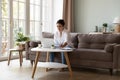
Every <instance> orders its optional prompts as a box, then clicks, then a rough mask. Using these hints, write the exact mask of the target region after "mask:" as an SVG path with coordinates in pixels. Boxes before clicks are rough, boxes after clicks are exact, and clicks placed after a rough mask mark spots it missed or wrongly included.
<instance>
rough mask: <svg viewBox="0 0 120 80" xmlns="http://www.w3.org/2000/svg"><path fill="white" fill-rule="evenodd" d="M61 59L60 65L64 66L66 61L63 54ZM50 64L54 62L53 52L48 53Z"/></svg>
mask: <svg viewBox="0 0 120 80" xmlns="http://www.w3.org/2000/svg"><path fill="white" fill-rule="evenodd" d="M61 59H62V63H63V64H66V60H65V57H64V53H63V52H61ZM50 62H54V52H51V53H50Z"/></svg>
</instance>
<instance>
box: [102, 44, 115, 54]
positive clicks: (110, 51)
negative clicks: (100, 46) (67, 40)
mask: <svg viewBox="0 0 120 80" xmlns="http://www.w3.org/2000/svg"><path fill="white" fill-rule="evenodd" d="M115 45H116V43H113V44H106V45H105V48H104V50H105V51H106V52H109V53H112V52H113V49H114V46H115Z"/></svg>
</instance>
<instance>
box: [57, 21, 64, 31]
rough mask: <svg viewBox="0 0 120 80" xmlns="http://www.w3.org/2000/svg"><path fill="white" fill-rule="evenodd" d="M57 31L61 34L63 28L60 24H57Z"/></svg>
mask: <svg viewBox="0 0 120 80" xmlns="http://www.w3.org/2000/svg"><path fill="white" fill-rule="evenodd" d="M57 29H58V30H59V31H60V32H62V31H63V30H64V26H63V25H62V24H59V23H57Z"/></svg>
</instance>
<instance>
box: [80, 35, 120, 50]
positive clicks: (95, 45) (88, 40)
mask: <svg viewBox="0 0 120 80" xmlns="http://www.w3.org/2000/svg"><path fill="white" fill-rule="evenodd" d="M78 41H79V44H78V47H79V48H89V49H104V47H105V45H106V44H108V43H118V44H119V43H120V34H79V35H78Z"/></svg>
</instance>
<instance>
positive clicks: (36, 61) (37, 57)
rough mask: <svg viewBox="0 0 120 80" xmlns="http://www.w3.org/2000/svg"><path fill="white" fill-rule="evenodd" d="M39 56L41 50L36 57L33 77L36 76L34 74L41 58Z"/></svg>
mask: <svg viewBox="0 0 120 80" xmlns="http://www.w3.org/2000/svg"><path fill="white" fill-rule="evenodd" d="M39 56H40V52H37V53H36V58H35V65H34V67H33V72H32V78H34V74H35V71H36V67H37V63H38V60H39Z"/></svg>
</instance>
